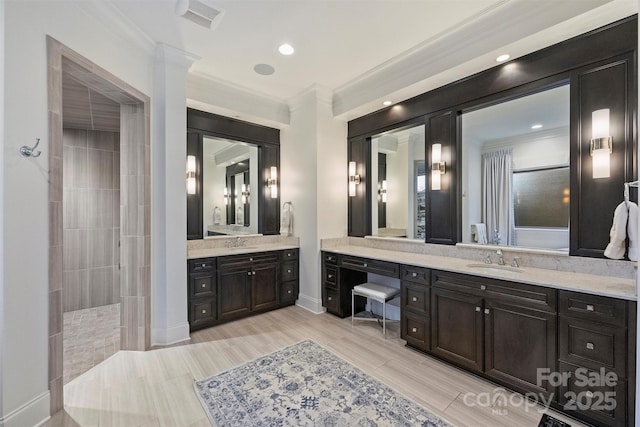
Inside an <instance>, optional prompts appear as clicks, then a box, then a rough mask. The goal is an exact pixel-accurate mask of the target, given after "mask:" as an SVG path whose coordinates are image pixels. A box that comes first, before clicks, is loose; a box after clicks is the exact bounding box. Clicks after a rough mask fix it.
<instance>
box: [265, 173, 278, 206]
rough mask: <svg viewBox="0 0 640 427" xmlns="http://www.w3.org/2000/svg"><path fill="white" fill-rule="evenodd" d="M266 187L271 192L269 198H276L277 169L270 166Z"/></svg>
mask: <svg viewBox="0 0 640 427" xmlns="http://www.w3.org/2000/svg"><path fill="white" fill-rule="evenodd" d="M267 187H269V189H270V190H271V198H272V199H277V198H278V168H277V167H275V166H271V168H270V171H269V179H267Z"/></svg>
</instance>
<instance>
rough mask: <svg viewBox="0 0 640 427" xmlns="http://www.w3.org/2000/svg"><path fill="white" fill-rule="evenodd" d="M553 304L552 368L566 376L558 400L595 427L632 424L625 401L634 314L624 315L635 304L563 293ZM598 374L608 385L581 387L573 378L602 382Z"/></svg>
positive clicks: (631, 371) (631, 374) (630, 384)
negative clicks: (606, 377) (554, 339)
mask: <svg viewBox="0 0 640 427" xmlns="http://www.w3.org/2000/svg"><path fill="white" fill-rule="evenodd" d="M559 301H560V307H559V310H558V314H559V316H558V350H559V351H558V365H559V371H560V372H561V373H566V374H568V375H571V376H570V377H569V380H568V381H567V382H566V383H564V384H562V385H561V386H560V390H559V399H558V402H559V403H560V405H562V407H563V409H565V410H571V411H573V412H574V413H576V414H577V415H578V416H579V417H580V418H581V419H584V420H586V421H588V422H590V423H592V424H595V425H598V426H616V427H617V426H625V425H632V424H633V417H634V414H633V411H627V402H628V401H630V400H629V399H628V396H633V395H634V393H633V392H632V391H630V390H632V389H634V384H635V365H634V363H635V360H634V357H633V356H634V355H635V345H634V343H635V323H633V325H632V321H633V320H635V316H631V315H630V314H631V311H632V310H633V313H635V304H633V303H630V302H628V301H623V300H619V299H616V298H607V297H602V296H598V295H587V294H581V293H578V292H569V291H560V292H559ZM632 347H634V348H632ZM603 373H605V375H609V376H611V378H613V380H612V382H610V383H609V384H597V385H585V384H581V381H579V378H578V377H577V375H576V374H581V375H582V376H583V377H584V376H587V375H592V376H594V377H595V378H602V377H603ZM607 398H612V399H613V401H614V402H615V407H614V406H613V405H607V403H608V402H609V399H607ZM605 399H606V400H605Z"/></svg>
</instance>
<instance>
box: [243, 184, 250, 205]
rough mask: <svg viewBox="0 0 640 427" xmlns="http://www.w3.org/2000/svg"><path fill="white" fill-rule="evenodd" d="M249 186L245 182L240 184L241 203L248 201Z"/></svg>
mask: <svg viewBox="0 0 640 427" xmlns="http://www.w3.org/2000/svg"><path fill="white" fill-rule="evenodd" d="M249 195H250V193H249V186H248V185H246V184H242V203H243V204H246V203H248V202H249Z"/></svg>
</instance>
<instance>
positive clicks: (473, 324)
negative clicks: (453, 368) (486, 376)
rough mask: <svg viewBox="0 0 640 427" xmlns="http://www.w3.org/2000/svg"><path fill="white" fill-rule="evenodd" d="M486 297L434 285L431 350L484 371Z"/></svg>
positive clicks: (474, 369) (462, 364) (468, 366)
mask: <svg viewBox="0 0 640 427" xmlns="http://www.w3.org/2000/svg"><path fill="white" fill-rule="evenodd" d="M483 340H484V338H483V318H482V297H481V296H478V295H472V294H466V293H462V292H456V291H450V290H448V289H444V288H443V287H439V286H432V288H431V352H432V353H433V354H435V355H437V356H439V357H442V358H443V359H445V360H447V361H449V362H452V363H454V364H456V365H459V366H462V367H464V368H466V369H469V370H471V371H474V372H482V369H483V363H484V353H483V351H482V349H483Z"/></svg>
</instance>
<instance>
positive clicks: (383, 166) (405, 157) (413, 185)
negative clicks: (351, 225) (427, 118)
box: [371, 124, 426, 240]
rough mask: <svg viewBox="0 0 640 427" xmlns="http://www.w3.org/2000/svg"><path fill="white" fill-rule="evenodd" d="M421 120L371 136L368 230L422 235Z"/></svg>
mask: <svg viewBox="0 0 640 427" xmlns="http://www.w3.org/2000/svg"><path fill="white" fill-rule="evenodd" d="M424 129H425V126H424V124H421V125H417V126H410V127H405V128H401V129H396V130H393V131H389V132H385V133H382V134H378V135H375V136H373V137H372V138H371V155H372V158H371V180H372V183H373V185H372V188H374V192H373V194H372V197H371V201H372V206H371V214H372V227H371V234H372V235H374V236H379V237H406V238H409V239H419V240H424V239H425V225H426V224H425V203H426V197H425V196H426V193H425V185H426V177H425V170H426V169H425V160H424V154H425V150H424V147H425V142H424Z"/></svg>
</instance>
